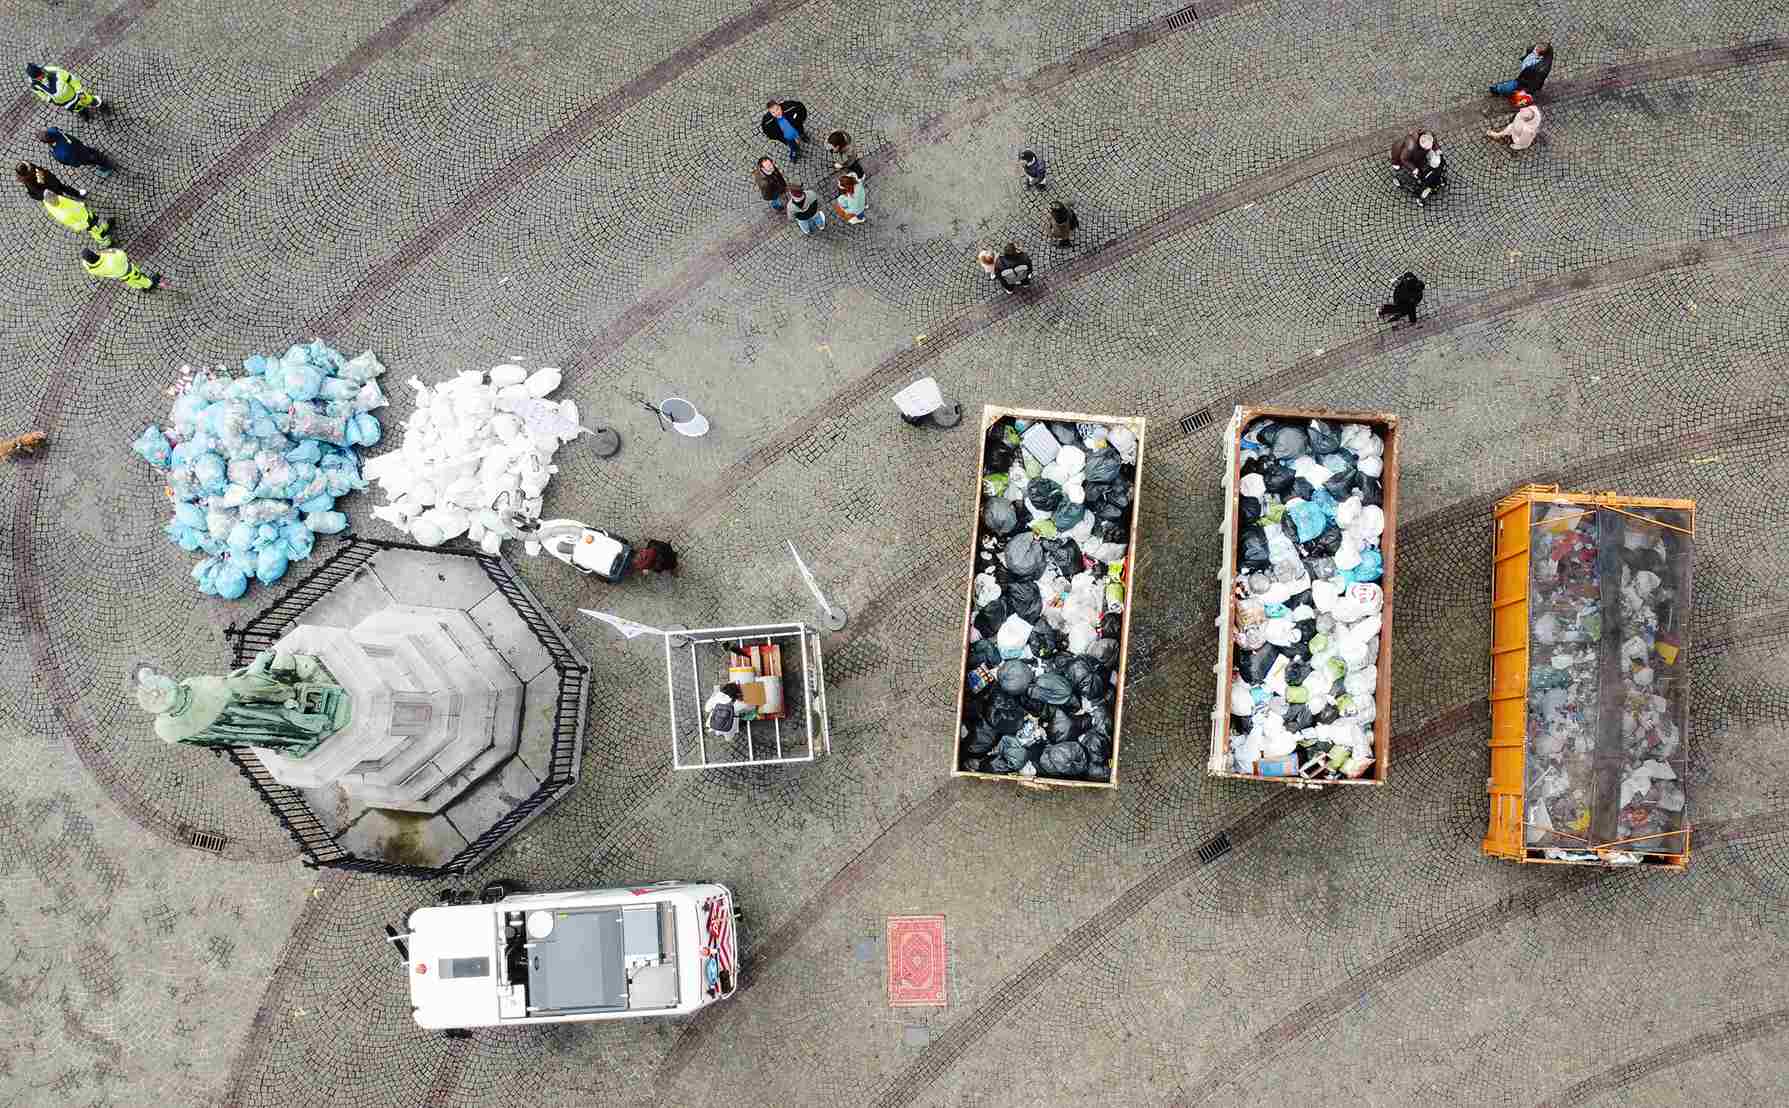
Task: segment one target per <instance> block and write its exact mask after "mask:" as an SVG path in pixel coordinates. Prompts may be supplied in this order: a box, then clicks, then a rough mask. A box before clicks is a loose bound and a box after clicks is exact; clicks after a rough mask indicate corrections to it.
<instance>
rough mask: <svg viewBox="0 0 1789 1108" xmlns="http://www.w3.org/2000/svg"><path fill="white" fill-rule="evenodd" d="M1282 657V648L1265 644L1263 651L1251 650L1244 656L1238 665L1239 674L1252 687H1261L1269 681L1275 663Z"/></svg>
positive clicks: (1262, 647) (1262, 646)
mask: <svg viewBox="0 0 1789 1108" xmlns="http://www.w3.org/2000/svg"><path fill="white" fill-rule="evenodd" d="M1279 656H1280V648H1279V647H1277V646H1275V645H1273V644H1272V643H1263V644H1262V645H1261V649H1259V650H1250V651H1247V652H1245V653H1244V654H1243V655H1242V658H1241V660H1240V661H1238V662H1237V663H1236V669H1237V672H1239V673H1241V674H1242V679H1243V680H1244V681H1247V682H1248V683H1249V684H1251V685H1259V684H1260V683H1261V682H1263V681H1265V680H1267V673H1268V671H1269V670H1271V669H1273V663H1274V662H1275V661H1276V660H1277V659H1278V658H1279Z"/></svg>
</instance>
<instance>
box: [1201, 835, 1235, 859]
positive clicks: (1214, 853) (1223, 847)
mask: <svg viewBox="0 0 1789 1108" xmlns="http://www.w3.org/2000/svg"><path fill="white" fill-rule="evenodd" d="M1228 853H1230V836H1229V835H1226V834H1225V833H1224V832H1222V831H1219V832H1218V833H1217V834H1216V835H1213V836H1212V837H1211V841H1209V842H1207V843H1206V844H1205V845H1204V846H1202V847H1200V848H1199V864H1200V865H1202V866H1209V865H1210V864H1211V863H1213V862H1215V861H1217V860H1218V859H1219V858H1222V857H1223V856H1224V855H1226V854H1228Z"/></svg>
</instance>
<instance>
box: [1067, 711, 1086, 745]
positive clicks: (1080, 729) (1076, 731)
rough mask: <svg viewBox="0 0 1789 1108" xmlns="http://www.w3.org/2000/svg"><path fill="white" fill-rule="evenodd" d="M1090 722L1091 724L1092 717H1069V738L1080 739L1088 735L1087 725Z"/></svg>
mask: <svg viewBox="0 0 1789 1108" xmlns="http://www.w3.org/2000/svg"><path fill="white" fill-rule="evenodd" d="M1089 722H1091V719H1090V717H1088V716H1085V715H1080V716H1070V717H1068V737H1069V738H1071V739H1079V738H1080V737H1081V736H1082V735H1085V734H1086V733H1087V725H1088V723H1089Z"/></svg>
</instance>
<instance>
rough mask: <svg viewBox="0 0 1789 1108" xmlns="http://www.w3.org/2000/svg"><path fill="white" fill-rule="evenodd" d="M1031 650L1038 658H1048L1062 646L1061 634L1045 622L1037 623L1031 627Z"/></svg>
mask: <svg viewBox="0 0 1789 1108" xmlns="http://www.w3.org/2000/svg"><path fill="white" fill-rule="evenodd" d="M1030 646H1031V652H1032V653H1033V654H1035V655H1037V656H1038V657H1039V658H1048V657H1050V656H1051V655H1052V654H1055V653H1056V652H1057V651H1059V650H1061V649H1062V647H1063V639H1062V635H1061V634H1060V633H1059V632H1057V630H1056V629H1055V628H1054V627H1051V626H1050V625H1049V624H1047V623H1039V624H1037V625H1035V626H1033V627H1032V628H1031V641H1030Z"/></svg>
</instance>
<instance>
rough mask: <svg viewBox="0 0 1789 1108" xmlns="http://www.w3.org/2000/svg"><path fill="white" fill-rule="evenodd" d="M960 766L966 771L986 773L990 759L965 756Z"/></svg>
mask: <svg viewBox="0 0 1789 1108" xmlns="http://www.w3.org/2000/svg"><path fill="white" fill-rule="evenodd" d="M959 767H960V768H961V769H962V771H963V772H964V773H986V772H988V760H987V759H986V758H964V759H963V760H962V762H960V763H959Z"/></svg>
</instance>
